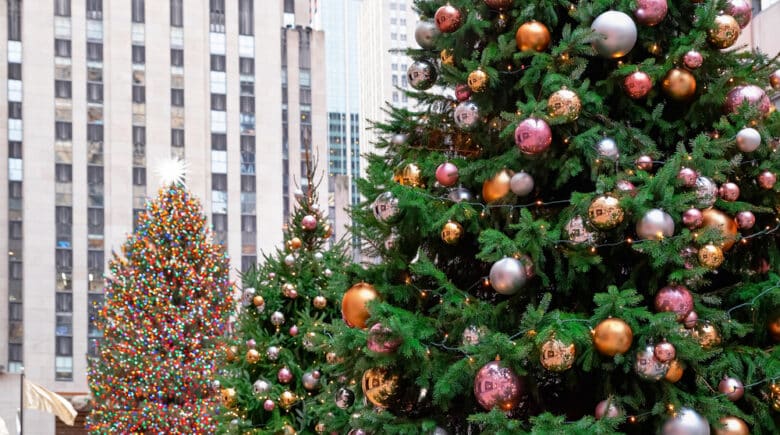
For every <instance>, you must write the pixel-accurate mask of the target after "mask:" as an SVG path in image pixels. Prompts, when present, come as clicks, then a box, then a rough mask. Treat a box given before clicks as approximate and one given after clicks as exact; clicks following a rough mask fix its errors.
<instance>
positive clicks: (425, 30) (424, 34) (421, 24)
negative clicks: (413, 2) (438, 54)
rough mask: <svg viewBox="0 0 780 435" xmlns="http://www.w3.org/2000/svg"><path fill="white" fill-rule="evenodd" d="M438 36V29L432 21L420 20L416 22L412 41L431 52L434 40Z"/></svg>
mask: <svg viewBox="0 0 780 435" xmlns="http://www.w3.org/2000/svg"><path fill="white" fill-rule="evenodd" d="M438 36H439V28H438V27H436V24H434V23H433V21H428V20H422V21H418V22H417V27H416V28H415V29H414V40H415V41H417V45H419V46H420V47H421V48H423V49H425V50H433V49H434V48H435V47H436V38H437V37H438Z"/></svg>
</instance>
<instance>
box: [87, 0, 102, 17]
mask: <svg viewBox="0 0 780 435" xmlns="http://www.w3.org/2000/svg"><path fill="white" fill-rule="evenodd" d="M87 18H89V19H92V20H100V19H103V0H87Z"/></svg>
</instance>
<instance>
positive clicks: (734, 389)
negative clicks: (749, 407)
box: [718, 376, 745, 402]
mask: <svg viewBox="0 0 780 435" xmlns="http://www.w3.org/2000/svg"><path fill="white" fill-rule="evenodd" d="M718 391H720V392H721V393H723V394H725V395H726V398H727V399H729V400H731V401H732V402H736V401H737V400H739V399H741V398H742V396H743V395H744V394H745V385H744V384H742V381H740V380H739V379H736V378H732V377H729V376H724V377H723V379H721V380H720V383H718Z"/></svg>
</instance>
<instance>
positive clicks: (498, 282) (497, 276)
mask: <svg viewBox="0 0 780 435" xmlns="http://www.w3.org/2000/svg"><path fill="white" fill-rule="evenodd" d="M489 278H490V285H491V286H492V287H493V290H495V291H496V292H497V293H500V294H502V295H507V296H510V295H513V294H515V293H517V292H518V291H519V290H520V289H521V288H523V286H524V285H525V284H526V282H527V281H528V275H527V274H526V272H525V267H524V266H523V263H522V262H521V261H520V260H517V259H515V258H512V257H504V258H502V259H501V260H498V261H496V262H495V263H493V266H491V267H490V276H489Z"/></svg>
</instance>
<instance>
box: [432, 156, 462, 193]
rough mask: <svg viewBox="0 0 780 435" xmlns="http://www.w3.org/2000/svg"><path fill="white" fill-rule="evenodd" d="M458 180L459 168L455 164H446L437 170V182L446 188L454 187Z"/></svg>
mask: <svg viewBox="0 0 780 435" xmlns="http://www.w3.org/2000/svg"><path fill="white" fill-rule="evenodd" d="M458 178H459V174H458V167H457V166H455V164H454V163H451V162H444V163H442V164H440V165H439V166H438V167H437V168H436V181H438V182H439V184H441V185H442V186H444V187H450V186H454V185H455V183H457V182H458Z"/></svg>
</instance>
